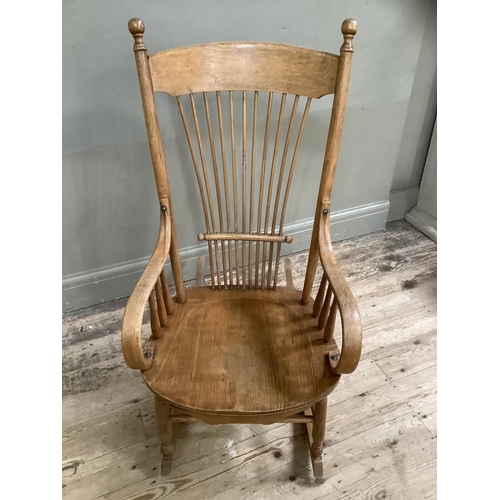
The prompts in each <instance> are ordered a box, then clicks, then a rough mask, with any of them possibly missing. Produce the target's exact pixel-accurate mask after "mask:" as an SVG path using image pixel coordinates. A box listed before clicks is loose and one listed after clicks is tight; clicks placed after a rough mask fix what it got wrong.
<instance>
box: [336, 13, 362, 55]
mask: <svg viewBox="0 0 500 500" xmlns="http://www.w3.org/2000/svg"><path fill="white" fill-rule="evenodd" d="M357 32H358V23H357V22H356V21H355V20H354V19H346V20H345V21H344V22H343V23H342V34H343V35H344V43H343V44H342V47H340V52H354V48H353V46H352V39H353V38H354V35H355V34H356V33H357Z"/></svg>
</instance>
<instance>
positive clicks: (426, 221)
mask: <svg viewBox="0 0 500 500" xmlns="http://www.w3.org/2000/svg"><path fill="white" fill-rule="evenodd" d="M405 219H406V220H407V221H408V222H409V223H410V224H412V225H413V226H415V227H416V228H417V229H418V230H419V231H422V233H424V234H425V235H426V236H428V237H429V238H430V239H431V240H432V241H435V242H436V243H437V220H436V219H435V218H434V217H432V215H429V214H428V213H427V212H426V211H425V210H422V209H420V208H418V207H413V208H412V209H411V211H410V212H408V213H407V214H406V216H405Z"/></svg>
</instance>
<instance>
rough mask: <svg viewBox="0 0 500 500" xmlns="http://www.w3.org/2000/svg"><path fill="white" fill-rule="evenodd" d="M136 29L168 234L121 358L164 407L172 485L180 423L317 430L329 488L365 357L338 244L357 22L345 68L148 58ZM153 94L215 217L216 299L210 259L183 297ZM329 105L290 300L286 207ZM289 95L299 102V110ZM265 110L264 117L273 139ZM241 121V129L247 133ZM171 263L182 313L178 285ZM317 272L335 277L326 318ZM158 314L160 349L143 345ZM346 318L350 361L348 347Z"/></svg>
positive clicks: (153, 343)
mask: <svg viewBox="0 0 500 500" xmlns="http://www.w3.org/2000/svg"><path fill="white" fill-rule="evenodd" d="M128 27H129V31H130V33H131V34H132V35H133V37H134V39H135V43H134V52H135V59H136V63H137V71H138V75H139V86H140V90H141V96H142V104H143V108H144V117H145V121H146V129H147V135H148V140H149V146H150V151H151V157H152V163H153V168H154V175H155V181H156V187H157V190H158V198H159V216H160V229H159V235H158V242H157V244H156V248H155V249H154V252H153V255H152V257H151V259H150V261H149V263H148V265H147V267H146V269H145V271H144V273H143V275H142V276H141V278H140V280H139V282H138V283H137V286H136V287H135V289H134V291H133V293H132V295H131V296H130V299H129V301H128V303H127V306H126V309H125V313H124V318H123V328H122V347H123V356H124V358H125V361H126V363H127V365H128V366H129V367H130V368H133V369H136V370H141V372H142V376H143V378H144V381H145V383H146V384H147V386H148V387H149V388H150V389H151V391H152V392H153V393H154V396H155V401H156V416H157V423H158V434H159V438H160V441H161V453H162V456H163V458H162V467H161V473H162V475H164V476H165V475H168V474H169V472H170V468H171V463H172V456H173V443H172V423H173V422H193V421H197V420H201V421H203V422H205V423H207V424H223V423H261V424H274V423H278V422H290V423H304V424H306V426H307V430H308V433H309V441H310V452H311V460H312V466H313V471H314V475H315V476H317V477H318V476H321V475H322V474H323V465H322V459H321V456H322V450H323V440H324V435H325V421H326V412H327V396H328V394H329V393H330V392H331V391H332V390H333V389H334V388H335V386H336V385H337V383H338V381H339V379H340V376H341V374H343V373H351V372H352V371H353V370H354V369H355V368H356V366H357V364H358V362H359V358H360V354H361V323H360V316H359V312H358V308H357V305H356V301H355V299H354V297H353V295H352V293H351V290H350V289H349V286H348V284H347V282H346V280H345V278H344V276H343V274H342V272H341V270H340V268H339V265H338V264H337V261H336V260H335V257H334V254H333V251H332V246H331V240H330V197H331V191H332V184H333V178H334V174H335V168H336V163H337V157H338V151H339V145H340V138H341V133H342V126H343V121H344V113H345V107H346V100H347V90H348V85H349V76H350V69H351V59H352V53H353V46H352V40H353V37H354V35H355V34H356V31H357V24H356V22H355V21H354V20H352V19H347V20H345V21H344V22H343V23H342V33H343V36H344V43H343V45H342V47H341V48H340V55H334V54H330V53H327V52H320V51H317V50H310V49H305V48H299V47H293V46H288V45H280V44H273V43H252V42H241V43H236V42H234V43H233V42H231V43H213V44H208V45H199V46H192V47H184V48H178V49H174V50H168V51H164V52H159V53H156V54H153V55H150V56H148V55H147V53H146V46H145V45H144V43H143V33H144V24H143V23H142V21H141V20H139V19H131V20H130V21H129V25H128ZM154 92H166V93H167V94H169V95H170V96H173V97H175V98H176V99H177V103H178V106H179V112H180V118H181V121H182V123H183V127H184V130H185V133H186V136H187V145H188V147H189V151H190V154H191V157H192V161H193V164H194V169H195V174H196V179H197V183H198V187H199V190H200V195H201V202H202V205H203V210H204V220H205V225H206V232H204V233H200V234H199V235H198V239H199V240H201V241H206V242H207V244H208V256H209V266H210V283H209V285H208V286H202V285H203V267H204V265H203V259H200V262H199V265H198V274H197V279H196V284H197V286H196V287H193V288H188V289H186V288H185V287H184V283H183V276H182V266H181V260H180V256H179V245H178V240H177V234H176V227H175V223H174V211H173V207H172V201H171V195H170V193H171V190H170V186H169V182H168V177H167V171H166V165H165V158H164V153H163V146H162V140H161V135H160V129H159V123H158V117H157V111H156V104H155V98H154ZM263 94H265V97H264V96H263ZM327 94H334V96H335V97H334V102H333V108H332V115H331V122H330V128H329V132H328V140H327V144H326V152H325V157H324V164H323V171H322V175H321V181H320V186H319V193H318V198H317V205H316V213H315V219H314V229H313V233H312V240H311V245H310V250H309V260H308V264H307V270H306V275H305V280H304V285H303V289H302V290H298V289H295V288H294V286H293V283H292V271H291V265H290V260H289V259H286V260H285V276H286V286H278V270H279V262H280V253H281V245H282V244H284V243H290V242H291V241H292V237H291V236H290V235H285V234H284V220H285V209H286V206H287V202H288V198H289V193H290V186H291V181H292V175H293V172H294V169H295V164H296V160H297V155H298V150H299V146H300V142H301V139H302V135H303V130H304V126H305V122H306V118H307V114H308V111H309V107H310V104H311V100H312V99H317V98H320V97H321V96H324V95H327ZM288 95H292V96H293V103H292V102H291V99H290V101H289V105H288V107H287V103H286V98H287V96H288ZM275 98H276V100H279V102H280V104H279V113H278V118H277V121H276V120H274V119H273V115H272V108H273V102H274V100H275ZM186 102H187V104H188V106H189V108H190V110H189V112H187V111H185V105H186ZM235 102H236V103H237V105H238V106H237V108H236V106H235ZM266 102H267V104H266ZM259 105H260V106H261V108H260V109H261V110H263V109H266V113H265V120H264V119H263V120H261V121H262V122H263V123H265V126H264V131H263V134H260V135H259V133H258V132H257V129H259V131H260V127H257V125H258V121H259V119H258V117H259ZM290 107H291V110H290ZM235 108H236V109H237V113H236V114H237V115H239V116H241V121H240V120H239V119H237V120H235ZM224 109H226V110H227V109H228V110H229V127H227V117H226V119H224V116H225V114H224V112H223V110H224ZM276 109H277V105H275V110H276ZM288 113H289V115H290V116H289V119H287V120H285V118H284V117H285V115H287V116H288ZM247 115H249V116H247ZM214 117H215V119H214ZM238 122H239V123H238ZM284 122H285V123H284ZM247 125H248V126H247ZM236 126H237V127H238V128H237V129H236ZM240 126H241V128H240ZM237 130H238V131H239V130H241V134H239V137H237V135H238V134H237ZM272 137H274V144H273V141H272ZM293 138H294V140H292V139H293ZM247 142H248V145H247ZM270 143H271V144H270ZM280 144H282V146H281V147H280ZM280 151H281V154H279V153H280ZM279 157H280V160H279V161H278V158H279ZM209 160H211V163H210V161H209ZM266 187H267V189H266ZM214 199H215V203H214ZM169 255H170V262H171V268H172V275H173V279H174V283H175V290H176V296H175V300H174V299H173V298H172V296H171V294H170V292H169V288H168V284H167V279H166V274H165V271H164V266H165V263H166V260H167V257H168V256H169ZM318 260H320V261H321V265H322V267H323V277H322V280H321V285H320V287H319V291H318V293H317V296H316V299H315V301H314V304H313V303H312V302H311V301H310V296H311V292H312V287H313V281H314V278H315V274H316V268H317V264H318ZM146 304H149V314H150V321H151V331H152V336H151V337H150V338H149V340H147V342H146V343H145V345H143V342H142V336H141V335H142V325H143V315H144V312H145V308H146ZM337 311H338V312H339V315H340V321H339V323H340V322H341V326H342V328H341V329H340V328H337V330H341V332H342V335H341V348H339V346H338V345H337V343H336V342H335V340H334V328H335V322H336V314H337ZM339 340H340V339H339ZM339 344H340V342H339Z"/></svg>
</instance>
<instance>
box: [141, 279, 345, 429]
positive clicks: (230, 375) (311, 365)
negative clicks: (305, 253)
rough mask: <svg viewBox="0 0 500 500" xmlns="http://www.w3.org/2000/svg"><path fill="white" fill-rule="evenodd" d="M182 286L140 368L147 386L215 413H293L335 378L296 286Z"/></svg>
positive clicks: (321, 395)
mask: <svg viewBox="0 0 500 500" xmlns="http://www.w3.org/2000/svg"><path fill="white" fill-rule="evenodd" d="M186 293H187V297H188V300H187V301H186V303H185V304H183V305H182V306H181V307H179V306H177V305H175V309H174V313H173V314H172V316H171V317H169V325H168V328H165V329H163V332H162V337H161V338H160V339H159V340H158V341H157V344H156V353H155V359H154V363H153V364H152V366H151V368H150V369H148V370H146V371H144V372H143V377H144V381H145V382H146V384H147V385H148V387H150V388H151V390H152V391H153V392H155V393H156V394H158V395H160V396H161V397H162V398H164V399H166V400H168V401H169V402H170V403H171V404H172V405H173V406H174V407H176V408H182V409H185V410H191V411H196V412H206V413H218V414H219V416H221V417H222V414H228V415H243V416H244V415H249V416H250V415H257V416H259V415H261V416H262V417H264V416H265V414H272V413H277V412H289V413H290V414H291V413H292V412H296V411H298V410H300V409H301V408H303V407H305V406H307V405H309V406H311V405H312V404H314V402H315V401H316V400H318V399H321V398H324V397H325V395H327V394H328V393H330V392H331V391H332V390H333V387H335V385H336V384H337V382H338V376H337V375H334V374H331V373H330V371H329V369H328V362H327V360H326V353H327V349H328V347H327V346H326V345H325V344H324V342H323V333H322V332H321V331H318V328H317V326H316V321H315V319H314V318H313V316H312V309H311V308H310V307H309V306H302V305H301V304H300V293H301V292H300V290H293V289H288V288H281V287H280V288H277V291H276V292H275V291H272V290H271V291H267V290H239V291H238V290H233V291H231V290H220V291H219V290H218V291H217V294H216V295H214V294H213V293H212V291H211V290H210V288H206V287H205V288H203V287H202V288H193V289H188V290H186ZM186 332H189V335H187V334H186ZM243 420H244V419H243Z"/></svg>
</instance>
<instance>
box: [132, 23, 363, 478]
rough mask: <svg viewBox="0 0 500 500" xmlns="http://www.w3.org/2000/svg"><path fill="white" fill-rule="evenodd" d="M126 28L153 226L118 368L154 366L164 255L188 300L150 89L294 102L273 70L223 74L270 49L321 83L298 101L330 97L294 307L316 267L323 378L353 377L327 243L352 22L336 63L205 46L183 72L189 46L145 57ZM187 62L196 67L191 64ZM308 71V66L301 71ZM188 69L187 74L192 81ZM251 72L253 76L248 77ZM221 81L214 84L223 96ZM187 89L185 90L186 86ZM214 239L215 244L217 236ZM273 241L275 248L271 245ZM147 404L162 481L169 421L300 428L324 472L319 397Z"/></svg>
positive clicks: (138, 39) (340, 279)
mask: <svg viewBox="0 0 500 500" xmlns="http://www.w3.org/2000/svg"><path fill="white" fill-rule="evenodd" d="M128 26H129V31H130V33H131V34H132V36H133V38H134V49H133V50H134V53H135V60H136V65H137V72H138V77H139V87H140V91H141V98H142V105H143V110H144V118H145V123H146V130H147V136H148V141H149V147H150V152H151V158H152V164H153V170H154V176H155V182H156V187H157V192H158V200H159V215H160V227H159V233H158V240H157V244H156V247H155V249H154V252H153V254H152V257H151V259H150V261H149V263H148V264H147V266H146V269H145V270H144V273H143V274H142V276H141V278H140V279H139V281H138V283H137V285H136V287H135V288H134V290H133V292H132V294H131V296H130V298H129V300H128V303H127V306H126V308H125V312H124V318H123V324H122V349H123V356H124V359H125V362H126V363H127V365H128V366H129V367H130V368H132V369H137V370H141V371H142V372H146V371H147V370H148V369H149V368H151V366H152V364H153V362H154V358H155V342H156V340H157V339H159V338H160V336H161V332H162V328H163V327H165V325H166V324H167V318H168V316H169V315H170V314H172V313H173V311H174V309H175V306H174V302H173V301H174V299H173V298H172V297H171V295H170V292H169V288H168V285H167V280H166V275H165V271H164V266H165V264H166V261H167V258H168V256H170V261H171V268H172V274H173V279H174V283H175V290H176V296H175V301H176V302H177V303H180V304H183V303H185V302H186V298H187V296H186V290H185V287H184V282H183V276H182V267H181V259H180V254H179V243H178V239H177V233H176V227H175V219H174V211H173V207H172V201H171V190H170V186H169V181H168V175H167V170H166V164H165V157H164V152H163V146H162V140H161V134H160V127H159V122H158V115H157V111H156V104H155V98H154V93H155V91H164V92H167V93H169V94H171V95H174V96H179V95H183V94H186V93H189V94H190V95H191V96H192V94H193V93H194V92H201V91H203V92H205V91H210V90H214V91H218V90H230V91H232V90H246V88H243V86H247V88H248V85H247V83H248V81H250V84H249V88H251V90H262V91H266V92H271V91H273V90H275V89H276V90H277V91H282V92H286V91H289V92H290V93H296V94H297V92H295V91H296V90H297V88H296V87H295V88H288V87H287V85H289V84H288V83H287V79H286V78H283V74H282V72H281V73H280V71H279V70H280V69H282V70H284V67H278V68H275V69H276V71H274V72H273V76H271V77H269V75H267V74H266V75H265V76H262V74H263V73H262V72H255V71H254V72H250V71H249V72H248V74H245V70H242V71H243V75H241V78H240V79H238V78H233V77H232V76H231V75H234V74H235V72H234V71H232V70H231V61H234V60H235V59H234V58H235V57H238V54H243V55H242V57H246V58H248V61H247V62H246V63H245V64H244V65H243V67H244V68H248V69H249V70H250V69H251V68H252V67H253V66H252V65H255V64H259V63H258V60H259V59H258V57H257V56H262V54H263V53H267V52H266V51H268V52H269V54H270V55H268V56H266V57H271V56H272V54H274V52H275V50H280V51H281V52H280V53H281V54H288V53H289V54H290V64H291V63H292V62H294V61H295V62H296V61H304V65H305V66H304V68H303V71H304V74H305V73H307V71H308V69H309V70H310V69H311V68H312V67H314V69H315V70H316V73H318V74H321V75H322V77H321V78H320V79H319V80H315V81H314V82H313V83H311V84H309V83H308V82H307V81H306V80H304V79H302V80H300V82H301V83H300V85H301V86H300V88H299V90H300V91H301V92H300V95H306V96H308V97H309V98H311V97H312V98H316V97H321V96H322V95H324V94H329V93H330V94H331V93H333V94H334V95H335V98H334V103H333V107H332V114H331V120H330V126H329V131H328V138H327V144H326V149H325V156H324V163H323V169H322V174H321V180H320V186H319V192H318V197H317V203H316V211H315V218H314V226H313V232H312V239H311V246H310V249H309V258H308V264H307V270H306V275H305V280H304V285H303V289H302V294H301V303H302V304H303V305H307V304H308V303H309V302H310V300H311V292H312V287H313V281H314V277H315V274H316V269H317V265H318V260H319V261H320V262H321V265H322V267H323V277H322V281H321V285H320V288H319V290H318V293H317V296H316V299H315V301H314V305H313V306H312V314H313V316H316V317H318V328H320V329H324V340H325V343H326V344H327V346H326V347H327V350H326V352H325V354H326V355H327V356H328V363H329V367H330V370H331V373H332V374H334V375H336V376H338V379H340V375H341V374H348V373H352V372H353V371H354V370H355V368H356V366H357V364H358V362H359V359H360V356H361V321H360V315H359V311H358V307H357V304H356V300H355V298H354V296H353V294H352V292H351V290H350V288H349V285H348V284H347V281H346V280H345V277H344V275H343V274H342V271H341V269H340V266H339V265H338V263H337V261H336V259H335V256H334V252H333V249H332V245H331V236H330V198H331V192H332V186H333V180H334V176H335V170H336V166H337V159H338V153H339V147H340V141H341V135H342V127H343V122H344V115H345V109H346V102H347V91H348V86H349V78H350V72H351V62H352V54H353V45H352V40H353V37H354V35H355V34H356V32H357V23H356V21H354V20H353V19H346V20H345V21H344V22H343V23H342V34H343V37H344V42H343V44H342V46H341V48H340V55H339V56H336V55H333V54H328V53H321V52H319V51H313V50H309V49H302V48H298V47H292V46H284V45H278V44H265V43H258V44H251V45H252V47H251V50H248V48H249V44H239V43H224V44H209V45H206V46H198V48H197V52H193V53H192V54H193V58H195V60H194V62H193V65H192V67H191V68H188V69H186V67H185V66H186V65H185V58H184V59H183V58H182V57H181V55H182V51H189V50H191V49H192V48H190V47H186V48H182V49H174V50H173V51H166V52H163V53H158V54H154V55H152V56H151V57H150V56H148V54H147V49H146V46H145V45H144V42H143V34H144V30H145V28H144V24H143V22H142V21H141V20H139V19H131V20H130V21H129V25H128ZM242 46H245V47H246V51H245V52H243V51H242V49H241V47H242ZM200 47H202V49H200ZM278 48H279V49H278ZM254 54H255V57H254ZM196 57H198V58H199V59H196ZM207 57H211V58H212V60H217V61H219V60H220V62H221V63H222V62H223V61H225V62H226V64H227V71H224V70H223V69H222V70H221V71H222V77H221V75H219V78H213V79H211V77H210V75H209V76H206V74H205V73H204V72H203V64H201V62H202V61H203V60H204V58H205V59H206V58H207ZM286 57H288V56H283V57H282V58H281V59H280V61H281V63H282V64H283V61H284V60H285V59H286ZM283 58H285V59H283ZM329 58H330V59H329ZM332 58H335V59H332ZM183 61H184V62H183ZM311 61H312V62H311ZM325 61H327V62H328V61H329V62H330V63H331V62H332V61H336V64H326V63H325ZM285 63H286V61H285ZM308 64H309V65H312V66H308ZM322 65H323V66H322ZM322 67H323V69H324V70H325V71H319V68H322ZM152 68H153V70H152ZM193 68H194V69H193ZM196 68H201V69H199V71H198V73H196V71H197V70H196ZM221 68H224V66H222V65H221ZM193 71H194V72H195V73H196V74H195V77H196V78H194V81H193ZM152 73H153V74H152ZM256 73H258V74H259V75H260V76H258V77H256V76H255V74H256ZM316 73H312V74H316ZM172 75H176V77H175V79H172ZM221 79H222V80H223V84H222V88H221ZM192 85H194V87H193V86H192ZM226 237H227V238H232V239H238V238H240V239H245V238H247V239H248V238H251V237H252V236H250V237H249V236H248V235H247V236H245V235H244V234H243V235H241V234H239V235H236V234H232V233H231V235H229V236H226ZM210 238H211V236H210V234H205V235H204V234H201V235H200V236H199V239H200V240H204V239H205V240H207V241H208V240H210ZM212 238H213V239H216V238H217V237H216V236H213V237H212ZM276 238H277V237H276ZM218 239H219V240H220V239H221V238H220V235H219V237H218ZM268 241H272V240H268ZM276 241H278V240H277V239H276ZM279 242H280V243H281V242H286V238H285V237H282V240H279ZM278 260H279V255H278ZM211 268H212V267H211ZM285 271H286V279H287V286H288V288H293V283H292V275H291V269H290V261H289V260H288V259H286V260H285ZM202 272H203V261H200V264H199V272H198V274H197V285H201V281H202V280H201V276H202ZM231 280H232V278H231ZM250 280H251V278H250ZM250 283H251V281H250ZM231 284H232V281H231ZM212 286H213V278H212ZM275 286H276V280H275ZM332 300H333V302H332ZM146 304H148V305H149V310H150V319H151V329H152V337H151V338H150V339H149V341H148V342H147V343H146V345H145V346H143V345H142V337H141V334H142V323H143V315H144V311H145V307H146ZM337 313H339V314H340V317H341V322H342V348H341V349H339V348H338V346H337V345H336V343H335V341H334V339H333V333H334V327H335V319H336V316H337ZM153 392H154V391H153ZM155 405H156V415H157V425H158V434H159V439H160V442H161V453H162V466H161V474H162V475H163V476H166V475H168V474H169V473H170V469H171V465H172V458H173V440H172V423H174V422H193V421H200V420H201V421H203V422H206V423H208V424H219V423H262V424H272V423H280V422H284V423H304V424H306V426H307V430H308V434H309V441H310V443H309V444H310V452H311V461H312V466H313V472H314V475H315V476H316V477H320V476H322V474H323V465H322V460H321V455H322V451H323V440H324V436H325V423H326V413H327V397H323V398H322V399H320V400H318V401H313V402H312V403H311V402H308V403H307V404H305V405H304V407H303V408H302V409H301V410H300V411H298V412H297V410H294V411H293V412H290V411H289V412H281V413H275V414H272V415H269V414H266V415H227V414H216V413H214V414H209V413H207V412H203V413H201V412H193V411H186V410H185V409H179V408H176V407H175V406H174V405H172V404H171V403H169V402H168V401H167V400H165V399H164V398H162V397H161V396H160V395H159V394H156V393H155Z"/></svg>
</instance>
